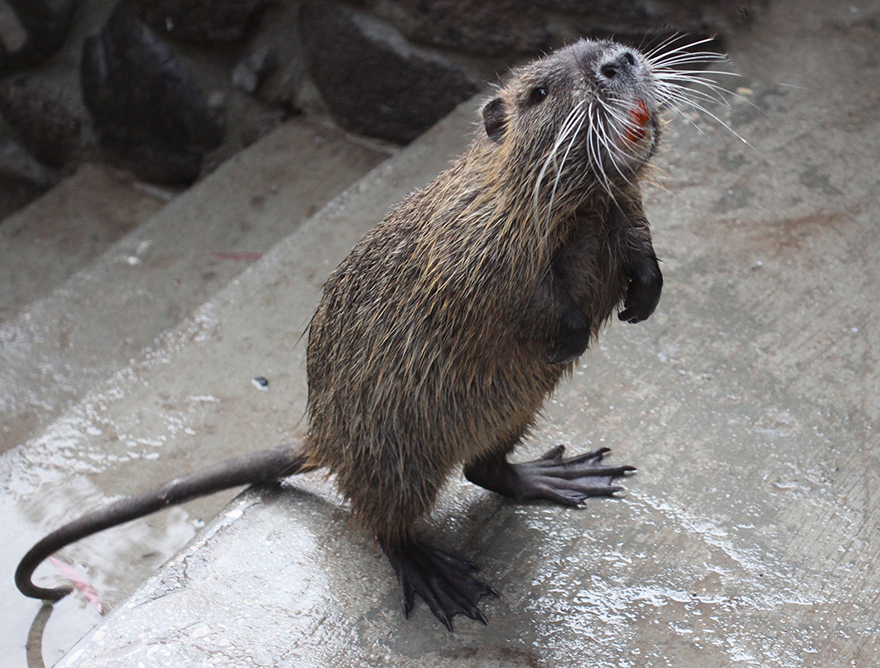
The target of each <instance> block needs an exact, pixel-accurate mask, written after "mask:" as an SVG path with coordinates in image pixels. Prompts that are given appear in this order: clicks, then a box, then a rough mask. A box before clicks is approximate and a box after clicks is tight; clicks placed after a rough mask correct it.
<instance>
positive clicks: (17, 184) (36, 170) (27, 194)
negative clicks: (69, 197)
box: [0, 131, 58, 218]
mask: <svg viewBox="0 0 880 668" xmlns="http://www.w3.org/2000/svg"><path fill="white" fill-rule="evenodd" d="M57 178H58V177H57V175H56V174H55V173H54V172H52V171H51V170H49V169H47V168H46V167H45V166H44V165H42V164H40V162H39V161H37V160H36V159H35V158H34V157H33V156H32V155H31V154H30V153H29V152H28V151H27V150H26V149H25V148H24V147H23V146H22V145H21V144H19V143H18V142H16V141H15V140H14V139H12V138H11V137H9V136H8V135H6V134H4V133H3V132H2V131H0V218H3V217H5V216H8V215H9V214H10V213H12V212H13V211H15V210H16V209H19V208H21V207H23V206H25V205H26V204H28V203H29V202H31V201H32V200H34V199H36V198H37V197H39V196H40V195H42V194H43V193H44V192H46V191H47V190H48V189H49V188H51V187H52V186H53V185H54V184H55V182H56V181H57Z"/></svg>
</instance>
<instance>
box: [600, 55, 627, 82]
mask: <svg viewBox="0 0 880 668" xmlns="http://www.w3.org/2000/svg"><path fill="white" fill-rule="evenodd" d="M635 65H636V57H635V56H634V55H633V54H632V51H624V52H622V53H620V54H618V55H617V57H616V58H614V59H613V60H609V61H607V62H605V63H603V64H602V66H601V67H600V68H599V72H600V73H601V74H602V76H603V77H605V78H606V79H608V80H609V81H610V80H611V79H613V78H614V77H616V76H619V75H620V74H624V73H626V72H629V71H630V70H632V69H633V68H634V67H635Z"/></svg>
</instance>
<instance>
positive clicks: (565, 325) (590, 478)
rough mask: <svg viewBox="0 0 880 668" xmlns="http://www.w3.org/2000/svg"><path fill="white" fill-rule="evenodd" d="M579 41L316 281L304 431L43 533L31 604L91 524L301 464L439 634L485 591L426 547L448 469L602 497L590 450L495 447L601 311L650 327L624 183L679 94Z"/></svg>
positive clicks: (469, 567) (522, 494) (523, 420)
mask: <svg viewBox="0 0 880 668" xmlns="http://www.w3.org/2000/svg"><path fill="white" fill-rule="evenodd" d="M671 54H672V55H670V54H669V53H667V54H666V55H664V56H653V57H651V58H649V57H646V56H644V55H642V54H640V53H639V52H638V51H636V50H634V49H632V48H629V47H626V46H622V45H619V44H616V43H614V42H610V41H589V40H581V41H579V42H577V43H575V44H572V45H570V46H568V47H566V48H563V49H561V50H559V51H556V52H555V53H553V54H551V55H549V56H546V57H544V58H542V59H540V60H537V61H535V62H533V63H531V64H529V65H526V66H524V67H522V68H519V69H517V70H514V72H513V76H512V77H511V78H510V80H509V82H508V83H507V84H505V85H504V86H502V87H501V88H500V89H498V91H497V94H496V95H494V96H493V97H492V99H491V100H489V101H488V102H487V103H486V104H485V105H484V106H483V108H482V121H483V123H482V128H481V130H480V131H479V132H478V133H477V136H476V138H475V139H474V141H473V143H472V144H471V146H470V148H469V149H468V150H467V152H466V153H465V154H464V155H462V156H461V157H460V158H459V159H458V160H457V161H455V162H454V163H453V164H452V166H451V167H450V168H449V169H448V170H447V171H445V172H444V173H442V174H441V175H440V176H439V177H437V179H436V180H435V181H434V182H433V183H431V184H430V185H428V186H427V187H425V188H424V189H423V190H420V191H418V192H415V193H413V194H411V195H410V196H409V197H407V198H406V199H405V200H404V201H403V202H402V203H400V204H399V205H397V206H396V207H395V208H394V209H393V210H392V211H391V212H390V213H389V214H388V216H387V217H386V218H385V220H384V221H382V222H381V223H380V224H379V225H378V226H377V227H376V228H374V229H373V230H372V231H371V232H369V233H368V234H367V235H366V236H365V237H364V238H363V239H362V240H361V241H360V242H359V243H358V244H357V245H356V246H355V248H354V249H353V250H352V252H351V254H350V255H349V256H348V257H347V258H346V259H345V260H344V261H343V262H342V264H341V265H340V266H339V267H338V268H337V269H336V270H335V271H334V272H333V273H332V274H331V276H330V277H329V279H328V280H327V283H326V285H325V287H324V293H323V297H322V299H321V302H320V304H319V306H318V309H317V312H316V313H315V315H314V318H313V319H312V322H311V326H310V332H309V340H308V352H307V371H308V379H309V396H308V405H309V417H310V427H309V431H308V433H307V435H306V437H305V439H304V441H303V442H302V443H301V444H298V445H296V446H287V447H283V448H279V449H274V450H268V451H263V452H258V453H254V454H252V455H247V456H245V457H242V458H239V459H237V460H233V461H231V462H227V463H226V464H221V465H219V466H216V467H214V468H212V469H209V470H207V471H204V472H202V473H200V474H196V475H194V476H189V477H186V478H181V479H177V480H174V481H172V482H170V483H168V484H166V485H165V486H164V487H162V488H160V489H159V490H155V491H153V492H147V493H146V494H143V495H141V496H139V497H134V498H132V499H127V500H123V501H120V502H118V503H117V504H113V505H111V506H109V507H107V508H105V509H104V510H100V511H97V512H96V513H93V514H92V515H88V516H86V517H84V518H82V519H80V520H78V521H77V522H75V523H72V524H71V525H68V526H66V527H63V528H62V529H60V530H58V531H57V532H55V533H54V534H51V535H49V536H47V537H46V538H44V539H43V540H42V541H41V542H40V543H38V544H37V545H36V546H35V547H34V548H33V549H32V550H31V552H29V553H28V555H27V556H26V557H25V558H24V559H23V560H22V563H21V564H20V565H19V568H18V571H17V573H16V583H17V585H18V587H19V589H20V590H21V591H22V592H23V593H25V594H26V595H29V596H34V597H37V598H43V599H53V600H54V599H57V598H60V597H61V596H63V595H64V594H65V593H66V592H67V591H68V590H67V589H63V588H60V589H54V590H50V589H43V588H40V587H37V586H35V585H33V584H32V583H31V581H30V577H31V575H32V573H33V570H34V568H35V567H36V566H37V564H39V563H40V561H42V559H43V558H45V557H46V556H48V555H49V554H51V553H52V552H54V551H55V550H57V549H59V548H60V547H62V546H64V545H66V544H68V543H70V542H72V541H73V540H77V539H79V538H81V537H83V536H85V535H88V534H90V533H94V532H95V531H98V530H101V529H103V528H107V527H109V526H112V525H114V524H118V523H120V522H122V521H127V520H130V519H134V518H135V517H138V516H141V515H143V514H146V513H148V512H152V511H153V510H156V509H158V508H160V507H163V506H165V505H170V504H172V503H179V502H180V501H182V500H185V499H188V498H192V497H194V496H198V495H202V494H204V493H208V492H211V491H216V490H218V489H220V488H224V487H231V486H237V485H241V484H244V483H249V482H266V481H270V480H276V479H278V478H281V477H284V476H287V475H292V474H294V473H299V472H302V471H306V470H312V469H316V468H326V469H327V470H328V471H329V472H330V473H332V474H334V475H335V476H336V482H337V485H338V487H339V489H340V491H341V492H342V494H343V495H344V496H345V497H346V498H347V499H349V500H350V502H351V508H352V515H353V517H354V519H355V520H356V522H357V523H358V524H359V525H360V526H362V527H364V528H366V529H367V530H369V531H371V532H372V533H373V534H374V535H375V536H376V538H377V539H378V542H379V544H380V545H381V547H382V549H383V550H384V551H385V553H386V554H387V556H388V558H389V560H390V562H391V565H392V566H393V568H394V570H395V572H396V574H397V577H398V581H399V585H400V596H401V603H402V606H403V609H404V612H405V613H406V614H408V613H409V612H410V610H411V609H412V606H413V600H414V595H415V594H419V595H420V596H421V597H422V598H423V599H424V600H425V601H426V602H427V603H428V605H429V607H430V609H431V610H432V612H433V613H434V614H435V615H436V616H437V617H438V618H439V619H440V620H441V621H442V622H443V623H444V624H445V625H446V626H447V627H448V628H449V629H450V630H451V628H452V626H451V618H452V617H453V616H454V615H456V614H458V613H463V614H465V615H467V616H468V617H471V618H472V619H479V620H481V621H483V622H485V617H484V616H483V614H482V612H481V611H480V610H479V609H478V608H477V603H478V602H479V600H480V598H481V597H483V596H485V595H487V594H490V593H495V592H494V590H493V589H492V588H491V587H489V586H487V585H485V584H483V583H482V582H480V581H478V580H477V579H475V578H474V577H473V575H472V573H473V570H474V568H475V567H474V565H473V564H471V563H470V562H467V561H463V560H461V559H458V558H457V557H453V556H450V555H448V554H446V553H445V552H442V551H440V550H438V549H436V548H433V547H429V546H426V545H424V544H423V543H421V542H420V541H419V540H418V539H417V537H416V528H417V525H418V521H419V518H421V517H422V516H423V515H424V514H425V513H428V512H429V511H430V510H431V507H432V506H433V504H434V501H435V499H436V497H437V494H438V492H439V491H440V488H441V487H442V485H443V483H444V481H445V480H446V479H447V478H448V477H449V476H450V475H451V474H452V473H453V472H454V471H455V470H456V468H457V467H458V466H462V465H463V467H464V473H465V476H466V477H467V479H468V480H470V481H472V482H474V483H476V484H477V485H480V486H482V487H485V488H486V489H489V490H492V491H494V492H497V493H499V494H502V495H505V496H508V497H512V498H514V499H519V500H525V499H547V500H549V501H553V502H556V503H560V504H563V505H567V506H576V505H579V504H581V503H582V502H583V501H584V500H585V499H586V498H587V497H590V496H600V495H604V496H608V495H612V494H614V492H616V491H617V490H619V489H620V488H619V487H616V486H614V485H613V484H612V481H613V479H614V478H617V477H619V476H623V475H624V474H625V473H627V472H628V471H631V470H633V468H632V467H629V466H613V467H612V466H606V465H604V464H602V463H601V462H602V459H603V457H604V455H605V453H606V452H607V451H606V449H600V450H596V451H594V452H589V453H586V454H582V455H579V456H575V457H570V458H564V457H563V448H562V446H559V447H557V448H555V449H553V450H551V451H550V452H548V453H547V454H545V455H544V456H543V457H541V458H540V459H538V460H535V461H532V462H526V463H520V464H511V463H509V462H508V461H507V455H508V454H509V453H510V452H511V451H512V450H513V448H514V447H515V446H516V445H517V444H518V443H519V442H520V441H521V440H522V438H523V437H524V436H525V435H526V434H527V433H528V432H529V431H530V429H531V428H532V427H533V426H534V424H535V420H536V416H537V415H538V413H539V411H540V409H541V407H542V405H543V403H544V401H545V400H546V398H547V397H548V395H549V394H550V393H551V392H552V391H553V389H554V388H555V387H556V385H557V383H558V382H559V381H560V379H561V378H562V377H563V376H564V375H565V374H566V373H569V372H570V371H571V369H572V368H573V366H574V364H575V360H576V359H577V358H578V357H579V356H580V355H581V354H582V353H583V352H584V350H585V349H586V348H587V346H588V344H589V342H590V340H591V339H592V338H593V337H595V336H596V335H597V333H598V331H599V329H600V328H601V327H602V325H603V324H604V323H605V322H606V321H607V320H608V319H609V318H610V316H611V315H612V313H613V312H614V311H615V309H618V308H619V307H620V306H621V304H622V305H623V309H622V311H621V312H620V313H619V317H620V319H622V320H624V321H628V322H640V321H642V320H644V319H646V318H648V317H649V316H650V315H651V314H652V312H653V311H654V308H655V307H656V305H657V303H658V300H659V298H660V291H661V287H662V277H661V274H660V269H659V266H658V263H657V258H656V257H655V255H654V251H653V248H652V243H651V235H650V232H649V228H648V222H647V220H646V218H645V215H644V213H643V211H642V203H641V195H640V191H639V183H640V180H641V179H642V178H643V175H644V172H645V170H646V168H647V165H648V161H649V160H650V158H651V157H652V155H653V154H654V152H655V150H656V147H657V142H658V139H659V133H660V124H659V113H660V111H661V108H663V107H665V106H668V105H669V104H670V103H671V102H675V101H682V98H683V97H684V96H685V93H683V89H682V88H681V87H680V86H679V85H678V82H679V81H680V80H681V79H682V78H683V77H682V75H681V74H678V73H675V72H674V71H673V70H672V69H670V67H669V66H670V65H677V64H679V63H682V62H694V61H695V60H697V58H698V56H701V55H704V54H698V56H694V55H688V54H686V53H685V52H684V51H682V50H680V49H678V50H676V49H673V50H672V51H671Z"/></svg>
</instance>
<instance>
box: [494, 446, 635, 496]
mask: <svg viewBox="0 0 880 668" xmlns="http://www.w3.org/2000/svg"><path fill="white" fill-rule="evenodd" d="M564 452H565V447H564V446H562V445H559V446H557V447H555V448H553V449H551V450H549V451H548V452H546V453H544V455H543V456H542V457H541V458H539V459H536V460H535V461H532V462H523V463H521V464H511V466H512V467H513V468H514V469H515V471H516V474H517V479H518V485H519V491H520V494H519V498H522V499H547V500H549V501H553V502H555V503H559V504H561V505H564V506H580V505H582V504H583V503H584V501H586V499H588V498H589V497H591V496H613V495H614V494H615V493H616V492H619V491H621V490H622V489H623V488H622V487H619V486H617V485H613V484H612V481H613V480H614V479H615V478H619V477H621V476H625V475H626V474H628V473H630V472H632V471H635V470H636V469H635V467H634V466H606V465H605V464H602V463H601V462H602V459H603V458H604V456H605V454H606V453H608V452H609V448H599V449H598V450H593V451H592V452H586V453H583V454H580V455H576V456H574V457H568V458H565V457H563V453H564Z"/></svg>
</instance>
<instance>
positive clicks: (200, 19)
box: [129, 0, 269, 42]
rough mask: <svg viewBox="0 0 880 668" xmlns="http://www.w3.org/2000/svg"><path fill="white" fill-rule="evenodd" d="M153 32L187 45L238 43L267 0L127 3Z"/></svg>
mask: <svg viewBox="0 0 880 668" xmlns="http://www.w3.org/2000/svg"><path fill="white" fill-rule="evenodd" d="M129 3H130V4H131V6H132V7H133V8H134V9H135V11H136V12H137V13H138V14H139V15H140V17H141V18H142V19H143V20H144V21H146V22H147V23H148V24H149V25H150V26H151V27H152V28H153V29H154V30H156V31H157V32H159V33H161V34H166V35H168V36H169V37H173V38H174V39H179V40H182V41H187V42H233V41H237V40H240V39H242V38H243V37H244V36H245V34H246V33H247V30H248V28H249V27H250V25H251V23H252V22H253V15H254V12H256V11H257V10H258V9H259V8H260V7H263V6H264V5H266V4H269V0H129Z"/></svg>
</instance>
